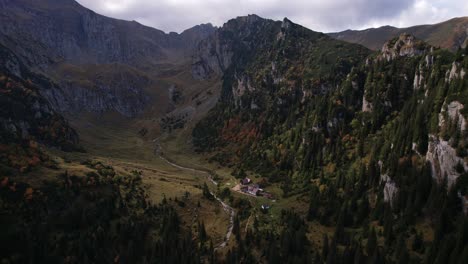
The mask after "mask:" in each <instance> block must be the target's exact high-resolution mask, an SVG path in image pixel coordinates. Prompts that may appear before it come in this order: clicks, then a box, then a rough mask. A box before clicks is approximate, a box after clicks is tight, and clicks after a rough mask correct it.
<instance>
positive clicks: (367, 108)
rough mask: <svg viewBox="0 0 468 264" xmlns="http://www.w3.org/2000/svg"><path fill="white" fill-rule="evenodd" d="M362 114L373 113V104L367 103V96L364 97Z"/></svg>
mask: <svg viewBox="0 0 468 264" xmlns="http://www.w3.org/2000/svg"><path fill="white" fill-rule="evenodd" d="M362 112H372V103H371V102H369V101H367V99H366V95H365V94H364V95H363V96H362Z"/></svg>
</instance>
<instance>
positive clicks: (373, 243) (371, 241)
mask: <svg viewBox="0 0 468 264" xmlns="http://www.w3.org/2000/svg"><path fill="white" fill-rule="evenodd" d="M376 248H377V235H376V234H375V229H374V227H372V228H371V231H370V233H369V236H368V238H367V245H366V251H367V255H368V256H372V255H374V252H375V249H376Z"/></svg>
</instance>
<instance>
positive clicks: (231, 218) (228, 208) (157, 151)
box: [153, 138, 235, 250]
mask: <svg viewBox="0 0 468 264" xmlns="http://www.w3.org/2000/svg"><path fill="white" fill-rule="evenodd" d="M153 142H155V150H154V154H155V155H156V156H158V157H159V158H160V159H162V160H163V161H165V162H166V163H167V164H169V165H171V166H172V167H175V168H178V169H181V170H187V171H191V172H196V173H200V174H205V175H207V176H208V177H207V179H208V180H209V181H210V182H211V183H213V184H214V185H216V186H217V185H218V183H217V182H216V181H215V180H214V179H213V177H212V175H211V173H209V172H207V171H203V170H198V169H194V168H188V167H184V166H182V165H179V164H176V163H174V162H173V161H170V160H168V159H167V158H166V157H164V156H163V155H162V154H161V153H162V152H161V145H160V143H159V140H158V138H157V139H154V140H153ZM210 193H211V195H213V197H214V198H215V199H216V200H217V201H218V202H219V203H220V204H221V206H222V207H223V210H224V211H225V212H226V213H228V214H229V226H228V229H227V231H226V235H225V237H224V241H223V242H222V243H221V244H219V245H217V246H216V247H215V248H214V249H215V250H217V249H220V248H224V247H225V246H226V245H227V243H228V242H229V239H230V238H231V235H232V228H233V227H234V216H235V210H234V208H232V207H231V206H229V205H228V204H226V203H225V202H223V201H222V200H221V199H220V198H219V197H218V196H216V194H214V193H213V192H212V191H211V190H210Z"/></svg>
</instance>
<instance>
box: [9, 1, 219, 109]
mask: <svg viewBox="0 0 468 264" xmlns="http://www.w3.org/2000/svg"><path fill="white" fill-rule="evenodd" d="M0 6H1V8H0V24H1V25H2V26H0V36H1V37H0V43H1V44H3V45H4V46H6V47H8V48H9V49H11V50H12V51H13V52H14V53H15V54H16V55H17V56H18V57H19V58H20V60H21V61H22V62H23V63H24V64H25V65H27V66H28V67H30V68H31V69H32V70H34V71H38V72H40V73H42V74H44V75H46V76H48V77H49V78H51V79H53V80H54V81H55V82H56V83H57V84H59V88H57V89H52V90H50V91H47V92H46V93H44V96H45V97H46V98H47V99H48V100H49V101H50V102H51V103H52V106H53V107H54V109H56V110H58V111H60V112H69V113H77V112H78V113H79V112H82V111H83V110H85V111H89V112H96V113H100V112H106V111H116V112H118V113H120V114H122V115H124V116H135V115H139V114H142V113H143V112H144V111H145V110H147V108H148V107H149V106H150V101H158V102H160V103H159V104H158V106H159V107H158V109H156V110H155V111H156V112H158V113H159V114H161V113H164V112H166V111H167V109H168V108H169V105H168V104H167V103H166V102H167V101H169V96H168V95H169V92H168V89H169V87H170V85H167V86H161V85H159V84H158V82H159V79H160V77H159V75H161V74H166V73H167V72H170V71H173V72H174V74H178V73H179V72H180V68H183V67H184V65H185V64H189V63H190V56H191V50H192V49H193V48H194V47H195V44H196V43H198V42H199V41H200V40H201V39H203V38H206V37H207V36H209V35H211V34H212V33H213V32H214V31H215V28H214V27H213V26H212V25H211V24H204V25H199V26H195V27H193V28H191V29H188V30H186V31H184V32H183V33H181V34H177V33H169V34H166V33H164V32H162V31H160V30H157V29H153V28H150V27H146V26H143V25H141V24H139V23H137V22H135V21H123V20H117V19H113V18H108V17H105V16H101V15H99V14H96V13H94V12H93V11H91V10H88V9H86V8H84V7H83V6H81V5H80V4H78V3H77V2H75V1H73V0H65V1H58V0H41V1H33V0H19V1H16V0H14V1H13V0H2V1H0Z"/></svg>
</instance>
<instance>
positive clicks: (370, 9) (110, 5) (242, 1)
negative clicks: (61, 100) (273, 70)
mask: <svg viewBox="0 0 468 264" xmlns="http://www.w3.org/2000/svg"><path fill="white" fill-rule="evenodd" d="M78 2H80V3H81V4H82V5H84V6H86V7H88V8H90V9H92V10H94V11H96V12H98V13H100V14H103V15H107V16H110V17H115V18H121V19H126V20H136V21H138V22H140V23H142V24H144V25H148V26H152V27H155V28H158V29H161V30H164V31H166V32H169V31H175V32H181V31H183V30H184V29H187V28H190V27H192V26H194V25H198V24H201V23H207V22H211V23H212V24H214V25H215V26H222V25H223V23H224V22H226V21H227V20H229V19H230V18H234V17H236V16H241V15H246V14H257V15H260V16H262V17H265V18H271V19H275V20H281V19H283V18H284V17H288V18H289V19H291V20H292V21H293V22H295V23H298V24H302V25H304V26H306V27H308V28H310V29H313V30H316V31H322V32H333V31H341V30H345V29H349V28H351V29H364V28H368V27H378V26H383V25H393V26H397V27H407V26H412V25H418V24H432V23H437V22H441V21H444V20H447V19H450V18H452V17H459V16H468V1H464V0H78Z"/></svg>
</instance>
